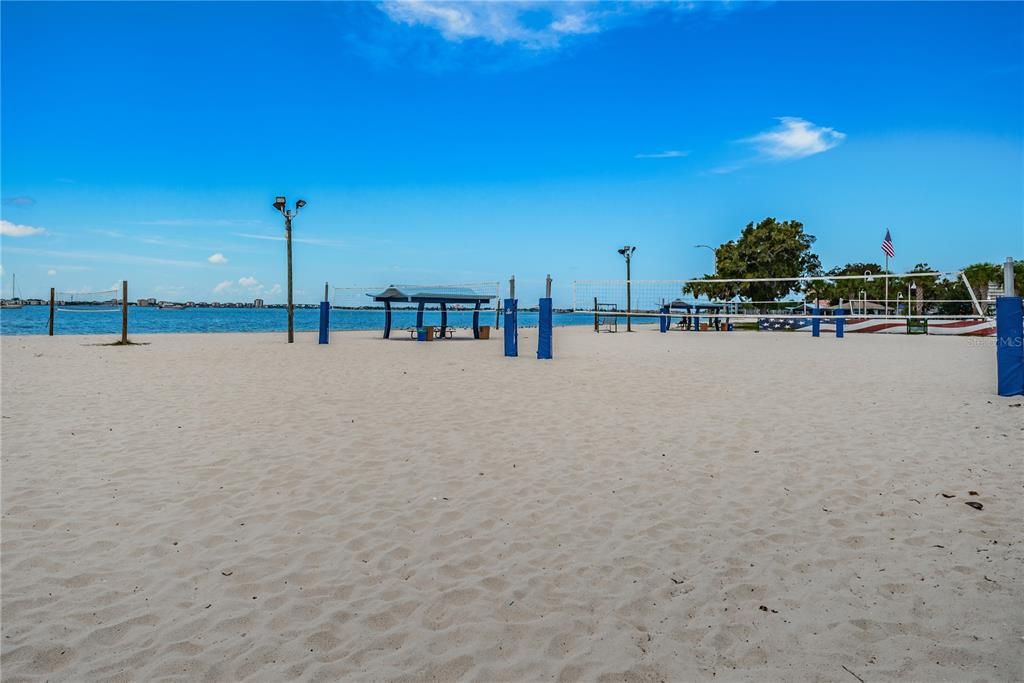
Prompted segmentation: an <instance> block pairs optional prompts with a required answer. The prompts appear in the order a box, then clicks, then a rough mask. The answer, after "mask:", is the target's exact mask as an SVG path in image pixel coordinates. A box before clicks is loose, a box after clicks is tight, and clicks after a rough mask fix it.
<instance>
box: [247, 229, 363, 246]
mask: <svg viewBox="0 0 1024 683" xmlns="http://www.w3.org/2000/svg"><path fill="white" fill-rule="evenodd" d="M232 234H233V235H234V236H235V237H244V238H245V239H248V240H269V241H272V242H284V239H285V238H284V237H281V236H280V235H254V234H252V233H247V232H235V233H232ZM292 242H297V243H300V244H316V245H318V246H321V247H344V246H347V245H346V243H345V242H343V241H341V240H329V239H321V238H319V237H293V238H292Z"/></svg>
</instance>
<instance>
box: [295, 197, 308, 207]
mask: <svg viewBox="0 0 1024 683" xmlns="http://www.w3.org/2000/svg"><path fill="white" fill-rule="evenodd" d="M305 205H306V200H305V199H300V200H299V201H297V202H295V208H296V210H297V209H301V208H302V207H304V206H305Z"/></svg>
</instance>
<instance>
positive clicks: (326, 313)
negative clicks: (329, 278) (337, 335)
mask: <svg viewBox="0 0 1024 683" xmlns="http://www.w3.org/2000/svg"><path fill="white" fill-rule="evenodd" d="M330 286H331V285H330V283H329V282H325V283H324V300H323V301H321V302H320V337H319V339H318V340H317V343H318V344H329V343H330V342H331V299H330Z"/></svg>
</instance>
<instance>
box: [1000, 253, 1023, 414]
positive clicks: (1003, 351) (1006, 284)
mask: <svg viewBox="0 0 1024 683" xmlns="http://www.w3.org/2000/svg"><path fill="white" fill-rule="evenodd" d="M1003 269H1004V270H1003V293H1004V294H1005V296H1000V297H996V376H997V379H996V389H997V391H998V392H999V395H1000V396H1020V395H1024V299H1022V298H1021V297H1019V296H1014V294H1015V292H1014V291H1013V259H1011V258H1007V259H1006V263H1005V264H1004V266H1003Z"/></svg>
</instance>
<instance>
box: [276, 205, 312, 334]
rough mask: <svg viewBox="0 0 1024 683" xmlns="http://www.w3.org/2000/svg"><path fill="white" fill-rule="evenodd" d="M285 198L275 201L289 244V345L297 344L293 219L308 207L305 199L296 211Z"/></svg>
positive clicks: (296, 207)
mask: <svg viewBox="0 0 1024 683" xmlns="http://www.w3.org/2000/svg"><path fill="white" fill-rule="evenodd" d="M285 204H286V202H285V198H284V197H277V198H275V199H274V208H275V209H277V210H278V211H280V212H281V215H282V216H284V239H285V242H287V243H288V343H289V344H291V343H294V342H295V304H294V302H293V301H292V218H294V217H295V216H298V215H299V209H301V208H302V207H304V206H305V205H306V200H305V199H299V200H298V201H296V202H295V211H292V210H291V209H289V208H286V207H285Z"/></svg>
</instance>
